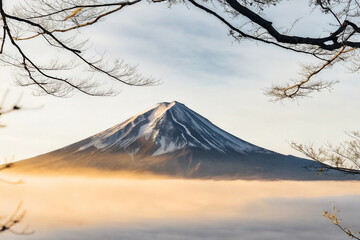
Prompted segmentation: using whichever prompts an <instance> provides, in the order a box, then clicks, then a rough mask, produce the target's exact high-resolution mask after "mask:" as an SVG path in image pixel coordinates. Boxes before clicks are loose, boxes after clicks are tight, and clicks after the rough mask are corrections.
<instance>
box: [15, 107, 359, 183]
mask: <svg viewBox="0 0 360 240" xmlns="http://www.w3.org/2000/svg"><path fill="white" fill-rule="evenodd" d="M319 167H321V166H320V164H318V163H316V162H314V161H312V160H308V159H302V158H297V157H293V156H285V155H282V154H279V153H276V152H273V151H270V150H267V149H264V148H261V147H258V146H256V145H254V144H251V143H249V142H246V141H244V140H242V139H240V138H238V137H236V136H234V135H232V134H230V133H227V132H226V131H224V130H222V129H220V128H219V127H217V126H215V125H214V124H212V123H211V122H210V121H209V120H208V119H206V118H205V117H203V116H201V115H199V114H198V113H196V112H194V111H193V110H191V109H189V108H187V107H186V106H185V105H184V104H181V103H179V102H176V101H173V102H163V103H158V104H156V105H155V106H154V107H152V108H150V109H148V110H146V111H144V112H142V113H140V114H137V115H135V116H133V117H131V118H129V119H127V120H125V121H123V122H121V123H120V124H117V125H115V126H113V127H111V128H109V129H107V130H105V131H102V132H100V133H98V134H95V135H93V136H91V137H88V138H85V139H83V140H81V141H78V142H76V143H73V144H71V145H68V146H66V147H64V148H60V149H58V150H55V151H52V152H49V153H46V154H43V155H39V156H36V157H34V158H31V159H26V160H23V161H20V162H17V163H16V167H15V169H18V170H23V171H30V172H32V171H36V172H39V171H43V172H49V171H55V172H65V170H69V169H72V170H74V171H76V172H79V173H81V172H83V171H84V169H96V170H99V171H104V172H105V171H107V172H109V171H111V172H119V173H120V172H123V171H130V172H136V173H151V174H156V175H163V176H170V177H185V178H211V179H215V178H216V179H252V180H255V179H268V180H269V179H270V180H285V179H286V180H340V179H341V180H345V179H354V177H344V176H342V175H341V173H338V172H336V171H332V172H331V174H330V175H329V176H317V174H316V172H314V171H309V170H307V169H306V168H314V169H316V168H319Z"/></svg>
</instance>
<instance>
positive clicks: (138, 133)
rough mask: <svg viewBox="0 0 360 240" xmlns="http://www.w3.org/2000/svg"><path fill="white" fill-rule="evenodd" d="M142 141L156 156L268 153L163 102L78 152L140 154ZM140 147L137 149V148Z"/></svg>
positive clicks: (89, 141)
mask: <svg viewBox="0 0 360 240" xmlns="http://www.w3.org/2000/svg"><path fill="white" fill-rule="evenodd" d="M138 141H141V142H142V144H144V142H151V143H152V144H153V145H154V146H155V149H154V150H153V151H152V152H151V153H150V154H152V155H153V156H157V155H161V154H165V153H170V152H173V151H175V150H179V149H183V148H197V149H202V150H215V151H217V152H222V153H226V152H228V151H235V152H240V153H245V152H250V151H256V152H268V151H267V150H265V149H263V148H260V147H257V146H255V145H252V144H250V143H248V142H245V141H243V140H241V139H239V138H237V137H235V136H233V135H231V134H229V133H227V132H225V131H223V130H222V129H220V128H218V127H217V126H215V125H214V124H212V123H211V122H210V121H209V120H207V119H206V118H204V117H202V116H200V115H199V114H197V113H196V112H194V111H192V110H191V109H189V108H187V107H186V106H185V105H183V104H181V103H179V102H176V101H174V102H171V103H167V102H164V103H159V104H157V105H155V106H154V107H153V108H151V109H149V110H147V111H145V112H143V113H140V114H139V115H136V116H134V117H132V118H130V119H128V120H126V121H124V122H122V123H120V124H118V125H116V126H114V127H112V128H110V129H108V130H105V131H103V132H101V133H98V134H96V135H94V136H92V137H90V138H88V139H85V140H83V141H81V142H80V143H85V144H83V145H81V146H79V147H78V149H77V151H83V150H86V149H89V148H91V147H93V148H95V149H98V150H101V151H108V150H109V151H111V150H114V149H116V150H124V151H127V152H131V153H136V152H137V151H138V150H139V149H140V148H141V146H140V147H139V146H138V145H139V144H136V143H137V142H138ZM133 145H136V147H133Z"/></svg>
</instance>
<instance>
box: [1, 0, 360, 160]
mask: <svg viewBox="0 0 360 240" xmlns="http://www.w3.org/2000/svg"><path fill="white" fill-rule="evenodd" d="M309 14H312V15H311V16H310V17H309ZM267 16H268V18H269V19H270V20H272V21H273V22H274V25H275V26H277V27H288V26H286V25H282V24H284V23H288V22H289V21H287V19H288V18H289V16H291V18H293V19H294V20H295V19H297V18H298V17H301V16H305V18H302V19H301V20H300V21H299V23H298V24H297V25H296V26H295V27H294V29H293V32H294V33H299V34H304V33H305V34H309V35H316V34H317V31H318V30H323V29H324V28H325V27H324V26H326V24H324V23H327V21H328V20H327V19H325V18H323V17H321V16H320V15H318V14H317V13H316V12H313V13H309V9H308V8H307V4H306V3H301V2H300V1H298V2H297V3H293V2H292V3H289V2H288V1H285V2H284V3H283V4H282V5H280V6H279V7H276V8H273V9H271V10H269V11H268V12H267ZM314 23H319V24H314ZM309 29H311V30H309ZM80 35H81V36H80V37H84V38H89V40H90V43H91V44H92V48H91V51H93V50H96V51H99V52H105V53H106V56H107V57H108V58H109V59H110V60H111V59H115V58H120V59H124V60H125V61H126V62H128V63H130V64H138V66H139V70H140V71H141V72H142V73H144V74H145V75H151V76H154V77H156V78H159V79H160V80H161V84H160V85H158V86H152V87H126V86H123V85H121V84H117V83H114V82H111V80H109V81H107V84H109V85H113V86H114V88H115V89H117V90H119V91H120V93H119V94H118V95H116V96H113V97H90V96H87V95H84V94H81V93H77V94H75V95H74V96H72V97H69V98H56V97H51V96H41V97H39V96H33V95H32V93H31V89H29V88H19V87H17V86H16V85H15V84H14V81H13V78H12V74H13V70H12V69H8V68H4V67H1V68H0V77H1V80H2V81H1V84H0V94H3V93H4V92H5V89H10V96H9V98H7V103H11V102H12V101H13V100H14V99H16V98H17V97H18V96H19V95H21V94H23V98H22V101H21V105H22V106H24V107H25V108H30V109H29V110H24V111H19V112H15V113H12V114H8V115H5V116H3V117H2V118H0V121H1V123H2V124H6V125H7V126H6V128H1V129H0V131H1V134H0V150H1V151H0V160H5V158H6V159H10V158H12V156H14V158H15V159H16V160H21V159H25V158H29V157H32V156H36V155H39V154H43V153H46V152H49V151H52V150H55V149H58V148H61V147H64V146H66V145H69V144H71V143H74V142H76V141H79V140H81V139H84V138H86V137H89V136H91V135H93V134H96V133H98V132H100V131H103V130H105V129H107V128H109V127H112V126H114V125H116V124H119V123H120V122H122V121H124V120H126V119H127V118H129V117H131V116H133V115H135V114H138V113H140V112H142V111H144V110H146V109H148V108H150V107H152V106H153V105H155V104H156V103H158V102H171V101H174V100H176V101H178V102H181V103H183V104H185V105H186V106H187V107H189V108H191V109H193V110H194V111H196V112H198V113H199V114H201V115H202V116H204V117H206V118H207V119H209V120H210V121H211V122H213V123H214V124H215V125H217V126H219V127H220V128H222V129H224V130H226V131H228V132H230V133H231V134H233V135H235V136H237V137H239V138H241V139H243V140H245V141H248V142H251V143H253V144H255V145H258V146H261V147H264V148H267V149H270V150H273V151H277V152H279V153H283V154H292V155H297V156H301V154H299V153H298V152H296V151H295V150H293V149H292V148H291V147H290V146H289V142H291V141H296V142H298V143H314V145H315V146H320V145H323V144H326V143H333V144H337V143H339V142H340V141H342V140H344V139H346V134H345V131H351V130H356V129H357V128H358V119H359V117H360V112H359V111H357V110H356V109H358V108H359V104H360V95H359V94H357V91H356V90H357V89H358V88H359V86H360V85H359V81H358V77H359V76H358V74H350V73H347V72H348V71H347V70H346V69H344V68H343V67H335V68H333V69H332V70H329V71H326V72H324V73H322V74H321V75H320V77H321V78H322V79H325V80H341V81H340V82H339V83H338V84H336V85H335V86H334V89H333V90H332V91H331V92H328V91H324V92H321V93H315V94H313V95H312V97H311V98H305V99H300V100H298V101H293V102H289V101H285V102H282V103H273V102H270V101H269V98H268V97H267V96H265V95H264V93H263V92H264V89H266V88H268V87H271V85H272V84H273V83H281V82H285V81H287V80H289V79H292V78H295V77H296V76H297V73H298V72H299V71H300V69H301V63H304V62H305V63H306V62H309V61H311V60H310V59H309V58H308V57H306V56H303V55H298V54H295V53H292V52H289V51H286V50H283V49H279V48H276V47H273V46H267V45H264V44H256V43H254V42H249V41H246V40H244V41H242V42H240V43H238V42H235V41H234V40H233V39H232V38H231V37H229V36H228V29H227V28H226V26H225V25H223V24H221V23H220V22H218V21H217V20H216V19H214V18H213V17H212V16H210V15H208V14H206V13H203V12H200V11H199V10H197V9H194V8H193V7H192V6H185V5H174V6H172V7H171V8H168V7H167V6H166V5H165V4H149V3H141V4H140V5H137V6H134V7H129V8H124V10H122V11H120V12H119V13H117V14H114V15H112V16H110V17H108V18H107V19H106V20H105V21H103V22H101V23H99V24H97V25H94V26H92V27H90V28H88V29H86V30H84V31H81V32H80ZM29 51H30V52H32V53H35V54H36V57H37V58H39V59H42V60H46V56H47V55H46V53H45V51H43V50H42V49H41V47H40V46H37V45H36V44H35V45H34V46H31V47H30V49H29ZM65 60H66V59H65ZM77 74H81V73H77ZM102 80H104V81H106V79H102ZM31 109H32V110H31Z"/></svg>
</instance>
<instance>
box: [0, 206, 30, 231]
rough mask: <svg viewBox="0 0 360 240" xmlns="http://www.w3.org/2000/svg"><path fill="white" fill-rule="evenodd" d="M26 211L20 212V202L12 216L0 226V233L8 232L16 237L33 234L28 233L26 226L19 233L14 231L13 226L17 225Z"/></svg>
mask: <svg viewBox="0 0 360 240" xmlns="http://www.w3.org/2000/svg"><path fill="white" fill-rule="evenodd" d="M25 214H26V211H25V210H22V202H20V203H19V205H18V206H17V208H16V209H15V211H14V212H13V214H12V215H11V216H10V217H9V218H8V219H7V220H6V221H5V222H4V223H3V224H0V233H3V232H5V231H9V232H11V233H13V234H17V235H30V234H33V233H34V231H29V230H28V226H26V227H25V228H24V229H22V230H21V231H18V230H14V226H16V225H18V224H19V223H20V222H21V221H22V220H23V218H24V217H25Z"/></svg>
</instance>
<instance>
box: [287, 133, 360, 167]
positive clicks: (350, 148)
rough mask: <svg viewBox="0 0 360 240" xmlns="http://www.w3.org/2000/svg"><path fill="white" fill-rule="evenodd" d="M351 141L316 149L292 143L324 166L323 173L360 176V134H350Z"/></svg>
mask: <svg viewBox="0 0 360 240" xmlns="http://www.w3.org/2000/svg"><path fill="white" fill-rule="evenodd" d="M348 135H349V136H350V137H351V138H352V140H351V141H345V142H343V143H342V144H340V145H339V146H337V147H334V146H332V145H328V146H327V147H321V148H319V149H315V148H314V147H313V146H312V145H303V144H297V143H295V142H292V143H291V147H292V148H294V149H295V150H297V151H299V152H301V153H302V154H304V155H305V156H307V157H309V158H311V159H313V160H314V161H317V162H319V163H321V164H322V168H320V171H321V172H324V171H326V170H330V169H333V170H338V171H341V172H344V173H348V174H360V132H356V131H354V132H350V133H348Z"/></svg>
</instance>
